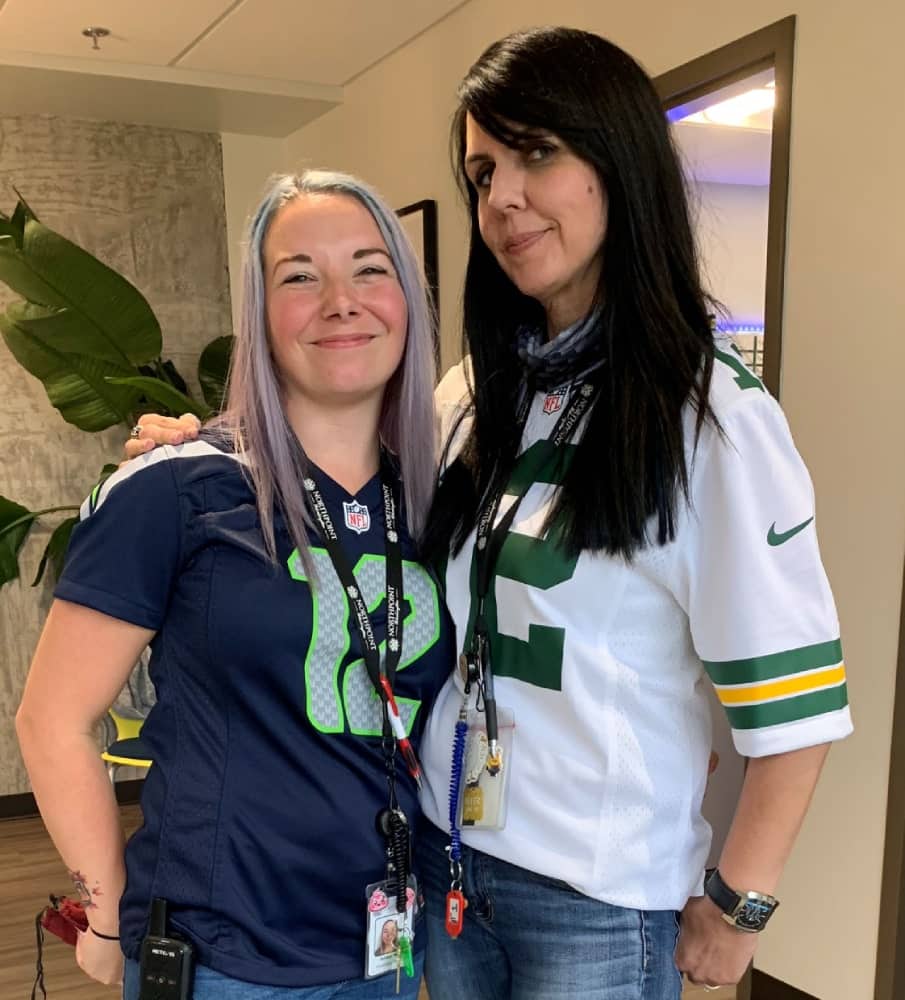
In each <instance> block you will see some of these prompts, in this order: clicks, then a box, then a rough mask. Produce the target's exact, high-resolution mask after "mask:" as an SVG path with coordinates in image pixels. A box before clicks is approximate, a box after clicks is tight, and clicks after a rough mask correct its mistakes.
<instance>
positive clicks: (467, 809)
mask: <svg viewBox="0 0 905 1000" xmlns="http://www.w3.org/2000/svg"><path fill="white" fill-rule="evenodd" d="M466 722H467V725H468V731H467V733H466V735H465V761H464V767H463V773H462V792H461V794H460V796H459V808H458V825H459V827H460V828H461V829H463V830H465V829H473V830H502V829H503V827H504V826H505V825H506V802H507V798H508V788H509V771H510V769H511V767H512V744H513V733H514V731H515V719H514V717H513V714H512V711H511V710H510V709H508V708H502V707H500V706H497V728H498V730H499V733H498V738H499V744H500V749H501V751H502V753H501V759H500V768H499V770H497V771H495V772H494V771H493V770H492V769H488V767H487V764H488V753H489V745H488V743H487V724H486V721H485V719H484V713H483V712H478V711H476V710H475V709H471V710H470V711H469V713H468V717H467V719H466Z"/></svg>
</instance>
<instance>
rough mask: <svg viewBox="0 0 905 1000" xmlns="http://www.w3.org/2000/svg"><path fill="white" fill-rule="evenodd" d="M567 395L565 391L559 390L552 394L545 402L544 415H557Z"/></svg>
mask: <svg viewBox="0 0 905 1000" xmlns="http://www.w3.org/2000/svg"><path fill="white" fill-rule="evenodd" d="M565 395H566V390H565V389H557V390H556V392H551V393H550V394H549V395H548V396H547V398H546V399H545V400H544V413H548V414H549V413H556V411H557V410H558V409H560V407H561V406H562V401H563V398H564V396H565Z"/></svg>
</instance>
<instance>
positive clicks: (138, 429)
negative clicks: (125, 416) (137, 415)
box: [129, 424, 141, 438]
mask: <svg viewBox="0 0 905 1000" xmlns="http://www.w3.org/2000/svg"><path fill="white" fill-rule="evenodd" d="M129 437H130V438H140V437H141V424H136V425H135V426H134V427H133V428H132V432H131V433H130V434H129Z"/></svg>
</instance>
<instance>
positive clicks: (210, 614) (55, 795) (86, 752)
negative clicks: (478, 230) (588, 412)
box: [17, 171, 453, 1000]
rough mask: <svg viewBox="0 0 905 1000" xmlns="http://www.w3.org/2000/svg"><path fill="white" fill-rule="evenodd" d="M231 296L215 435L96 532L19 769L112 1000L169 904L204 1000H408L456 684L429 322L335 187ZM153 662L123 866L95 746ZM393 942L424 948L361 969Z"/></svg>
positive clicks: (361, 198) (63, 616) (374, 208)
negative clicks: (237, 302) (414, 835)
mask: <svg viewBox="0 0 905 1000" xmlns="http://www.w3.org/2000/svg"><path fill="white" fill-rule="evenodd" d="M243 292H244V304H243V312H242V319H241V323H240V328H239V331H238V335H237V340H236V349H235V356H234V359H233V366H232V370H231V373H230V379H229V388H228V397H227V406H226V409H225V411H224V413H223V415H222V416H221V417H220V418H219V419H218V420H217V421H216V422H215V423H214V424H213V425H212V426H210V427H208V428H207V429H206V430H205V431H204V432H203V433H202V434H201V436H200V437H199V438H198V439H197V440H194V441H191V442H187V443H184V444H181V445H179V446H167V447H162V448H159V449H157V450H156V451H154V452H153V453H149V454H147V455H143V456H141V457H139V458H136V459H134V460H133V461H131V462H128V463H126V464H125V465H124V466H123V467H122V468H120V469H119V471H118V472H116V473H115V474H114V475H113V476H111V477H110V478H109V479H108V480H107V481H106V482H105V483H104V484H103V486H102V488H101V489H100V490H99V491H96V495H94V494H93V495H92V497H91V499H90V500H89V501H86V503H85V505H84V506H83V509H82V517H81V522H80V524H79V525H78V526H77V527H76V529H75V532H74V535H73V539H72V543H71V546H70V551H69V554H68V558H67V562H66V568H65V570H64V572H63V575H62V578H61V579H60V581H59V584H58V586H57V589H56V592H55V598H56V599H55V601H54V603H53V606H52V607H51V610H50V613H49V615H48V619H47V622H46V624H45V627H44V631H43V634H42V636H41V640H40V642H39V645H38V648H37V651H36V653H35V657H34V661H33V663H32V667H31V672H30V674H29V678H28V682H27V685H26V689H25V694H24V696H23V699H22V704H21V707H20V709H19V713H18V717H17V728H18V733H19V738H20V742H21V745H22V751H23V755H24V757H25V761H26V764H27V767H28V771H29V775H30V777H31V780H32V785H33V788H34V792H35V796H36V798H37V801H38V804H39V806H40V808H41V812H42V815H43V817H44V820H45V823H46V825H47V828H48V830H49V831H50V833H51V836H52V837H53V839H54V842H55V844H56V846H57V848H58V849H59V851H60V854H61V855H62V857H63V859H64V861H65V863H66V864H67V866H68V867H69V868H70V870H71V872H72V873H73V877H74V879H75V880H76V882H77V885H78V886H79V888H80V890H81V892H82V895H83V901H84V902H85V904H86V907H87V915H88V918H89V922H90V927H89V930H88V932H86V933H85V934H83V935H82V936H81V938H80V940H79V942H78V946H77V957H78V961H79V963H80V965H81V966H82V968H83V969H84V970H85V971H86V972H87V973H88V975H90V976H92V977H93V978H95V979H98V980H100V981H101V982H105V983H115V982H119V981H120V980H121V979H123V980H124V997H125V1000H136V998H138V997H139V996H144V995H146V994H145V993H142V992H141V990H142V986H143V984H144V982H145V980H146V979H148V977H153V976H154V975H155V972H154V969H153V968H152V965H153V963H154V961H156V960H157V959H158V958H159V957H160V955H159V953H160V949H159V948H158V949H157V952H156V953H155V952H154V950H153V948H151V947H149V942H148V934H149V922H150V914H151V911H152V903H153V902H154V901H155V900H163V901H164V902H165V904H166V909H167V910H168V918H169V919H168V923H167V924H166V925H165V926H164V927H162V928H161V927H159V926H151V927H150V930H151V932H152V933H154V934H159V933H161V931H163V932H165V933H166V934H167V935H168V936H170V937H172V938H178V939H182V940H184V941H185V942H188V945H189V947H190V948H191V949H192V950H193V952H194V965H195V973H194V986H193V992H192V993H191V995H192V996H193V997H194V998H195V1000H208V998H213V997H217V998H218V1000H220V998H221V997H230V998H243V1000H244V998H248V1000H265V998H266V1000H269V998H272V997H277V996H279V997H284V996H287V995H289V994H290V993H291V996H292V997H293V998H301V997H309V996H310V997H312V998H314V997H317V998H319V1000H320V998H327V997H343V998H353V997H354V998H359V997H360V998H383V997H389V996H395V995H397V991H399V995H401V996H404V997H409V998H410V1000H413V998H414V997H415V996H416V995H417V991H418V984H419V981H420V978H421V968H422V963H423V950H424V935H423V934H422V933H420V928H421V920H420V914H419V913H418V895H419V893H418V889H417V882H416V879H415V876H414V874H412V873H411V871H410V854H411V849H410V840H409V830H410V827H411V826H412V825H413V824H414V819H415V817H416V814H417V810H418V804H417V786H418V782H419V781H420V773H419V767H418V760H417V748H418V744H419V741H420V737H421V733H422V729H423V726H424V722H425V719H426V716H427V708H428V707H429V705H430V704H431V703H432V701H433V699H434V696H435V695H436V693H437V691H438V690H439V687H440V686H441V684H442V683H443V681H444V679H445V678H446V677H447V676H448V674H449V670H450V664H451V661H452V657H453V650H452V637H451V628H450V625H449V622H448V619H447V616H446V612H445V609H444V606H443V605H442V603H441V602H440V601H439V600H438V596H437V586H436V583H435V581H434V578H433V577H432V575H431V574H430V573H429V572H428V571H427V570H426V569H425V568H424V567H423V566H422V565H421V564H420V563H419V562H418V558H417V554H416V544H415V543H416V540H417V539H418V538H419V537H420V534H421V532H422V530H423V527H424V523H425V519H426V516H427V509H428V505H429V501H430V494H431V489H432V484H433V476H434V468H435V439H434V434H435V432H434V412H433V402H432V396H431V393H432V387H433V362H432V330H431V322H430V311H429V307H428V304H427V300H426V298H425V293H424V288H423V283H422V281H421V278H420V275H419V270H418V264H417V261H416V259H415V257H414V254H413V251H412V249H411V247H410V246H409V244H408V242H407V241H406V238H405V236H404V234H403V232H402V230H401V229H400V226H399V223H398V221H397V219H396V216H395V214H394V213H393V211H392V210H391V209H389V208H388V207H387V206H386V205H385V204H384V203H383V202H382V201H381V200H380V199H379V198H378V197H377V196H376V195H375V194H374V192H373V191H371V190H370V189H369V188H368V187H367V186H366V185H364V184H363V183H361V182H360V181H358V180H356V179H354V178H351V177H347V176H345V175H342V174H336V173H328V172H322V171H308V172H306V173H303V174H301V175H300V176H283V177H278V178H276V179H274V180H273V181H272V182H271V184H270V187H269V189H268V191H267V193H266V195H265V196H264V198H263V200H262V201H261V203H260V205H259V206H258V209H257V211H256V212H255V214H254V216H253V218H252V221H251V224H250V229H249V233H248V252H247V258H246V260H245V263H244V280H243ZM403 430H404V433H403ZM347 596H348V597H349V600H348V603H347ZM350 610H351V614H350ZM148 643H150V644H151V648H152V651H153V655H152V658H151V676H152V679H153V680H154V683H155V686H156V689H157V699H158V700H157V704H156V706H155V707H154V709H153V710H152V711H151V713H150V715H149V717H148V719H147V720H146V722H145V724H144V728H143V732H142V735H143V738H144V739H145V741H146V743H147V746H148V748H149V750H150V752H151V755H152V757H153V760H154V764H153V766H152V768H151V770H150V772H149V773H148V777H147V779H146V781H145V787H144V792H143V797H142V809H143V813H144V825H143V826H142V827H141V829H140V830H139V831H138V832H137V833H136V834H135V835H134V836H133V837H132V838H131V839H130V841H129V843H128V846H127V847H126V848H125V851H124V849H123V835H122V830H121V827H120V822H119V817H118V813H117V808H116V800H115V797H114V795H113V790H112V788H111V786H110V783H109V781H108V780H107V778H106V774H105V772H104V768H103V765H102V762H101V760H100V758H99V757H98V754H97V749H96V746H95V744H94V741H93V739H92V728H93V726H94V724H95V723H96V721H97V720H98V718H99V717H101V716H102V715H103V713H104V712H105V710H106V709H107V707H108V706H109V704H110V703H111V702H112V701H113V699H114V697H115V696H116V693H117V692H118V691H119V689H120V688H121V686H122V684H123V683H124V681H125V679H126V677H127V675H128V673H129V670H130V668H131V666H132V664H133V663H134V662H135V660H136V658H137V656H138V654H139V653H140V652H141V650H142V649H143V648H144V647H145V646H146V645H147V644H148ZM48 712H51V713H52V715H53V717H54V718H56V719H57V720H59V722H58V725H56V726H55V727H54V730H53V732H52V733H50V734H48V733H47V731H46V727H45V726H44V725H43V723H42V720H43V719H45V718H46V717H47V713H48ZM375 821H376V822H375ZM158 909H160V907H159V906H155V907H154V910H155V912H157V911H158ZM389 913H393V914H396V917H395V918H394V919H396V920H398V921H401V922H402V925H403V931H404V934H403V935H401V936H400V940H405V941H406V942H408V943H409V944H410V945H411V947H410V949H409V950H408V952H407V953H405V954H403V949H401V948H400V949H399V958H398V962H396V963H388V962H387V961H386V960H383V961H382V963H381V964H380V965H379V966H374V965H373V952H374V944H373V940H374V937H375V936H376V935H377V934H378V930H377V928H378V925H379V924H380V922H381V921H382V920H384V919H385V918H386V917H387V914H389ZM366 927H367V928H368V931H367V933H366V932H365V928H366ZM143 942H144V945H145V946H144V947H143ZM412 942H414V943H413V944H412ZM124 956H125V964H124ZM367 956H371V958H369V957H367ZM140 960H141V963H143V964H140ZM403 966H404V967H405V971H406V972H407V975H405V976H402V977H401V989H400V972H401V971H403V970H402V968H401V967H403ZM383 972H392V973H394V974H392V975H380V973H383ZM369 977H370V978H369ZM186 978H187V977H186Z"/></svg>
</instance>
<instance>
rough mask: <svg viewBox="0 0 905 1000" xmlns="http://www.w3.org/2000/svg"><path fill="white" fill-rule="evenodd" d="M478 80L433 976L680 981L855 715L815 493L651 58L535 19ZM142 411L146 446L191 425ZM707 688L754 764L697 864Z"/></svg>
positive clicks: (738, 952) (455, 981) (720, 927)
mask: <svg viewBox="0 0 905 1000" xmlns="http://www.w3.org/2000/svg"><path fill="white" fill-rule="evenodd" d="M459 98H460V104H459V108H458V112H457V114H456V116H455V120H454V124H453V135H452V140H453V143H452V145H453V153H454V158H455V163H456V168H457V170H458V173H459V178H460V181H461V185H462V188H463V190H464V193H465V195H466V198H467V201H468V204H469V206H470V218H471V241H470V250H469V256H468V266H467V273H466V280H465V292H464V347H465V353H466V355H467V357H466V361H465V362H464V363H463V364H462V365H460V366H457V367H456V368H454V369H453V370H451V371H450V372H449V373H448V374H447V375H446V377H445V378H444V379H443V381H442V382H441V384H440V386H439V388H438V390H437V403H438V410H439V415H440V420H441V428H442V440H444V441H445V446H444V450H443V457H442V464H441V469H440V480H439V486H438V490H437V494H436V497H435V500H434V504H433V508H432V513H431V516H430V518H429V524H428V531H427V535H426V545H427V548H428V549H429V554H430V555H432V556H433V558H434V560H435V561H436V563H437V564H438V566H439V567H440V568H441V576H442V578H443V581H444V584H445V594H446V599H447V601H448V603H449V607H450V610H451V612H452V615H453V619H454V621H455V623H456V625H457V631H458V643H459V648H460V650H461V652H462V656H461V658H460V671H459V672H458V673H456V674H454V675H453V676H452V677H451V678H450V679H449V681H448V682H447V683H446V685H445V687H444V688H443V690H442V691H441V694H440V696H439V698H438V700H437V703H436V705H435V707H434V710H433V712H432V714H431V716H430V720H429V722H428V726H427V729H426V732H425V738H424V743H423V745H422V746H423V764H424V770H425V791H424V794H423V796H422V806H423V808H424V812H425V815H426V817H427V819H428V820H429V821H430V822H426V823H425V824H423V830H422V832H421V836H420V841H419V845H418V850H419V852H420V860H421V871H422V874H423V878H424V885H425V894H426V900H427V916H428V926H429V937H430V946H429V949H428V958H427V967H426V969H427V979H428V987H429V991H430V995H431V1000H459V998H462V997H468V998H470V1000H507V998H510V1000H560V998H561V1000H567V998H568V1000H677V998H678V997H679V995H680V993H681V989H682V982H681V973H684V974H686V975H687V977H688V978H689V980H691V981H692V982H696V983H701V984H704V985H705V986H708V987H710V988H715V987H716V986H718V985H720V984H728V983H734V982H737V981H738V979H739V978H740V977H741V975H742V974H743V972H744V970H745V968H746V967H747V965H748V963H749V962H750V960H751V957H752V955H753V952H754V944H755V942H756V940H757V938H756V934H755V933H753V932H756V931H759V930H762V929H763V927H764V925H765V924H766V921H767V920H768V918H769V917H770V915H771V914H772V912H773V910H774V909H775V907H776V905H777V902H776V899H775V898H774V896H773V893H774V891H775V889H776V886H777V884H778V881H779V877H780V874H781V872H782V869H783V866H784V864H785V862H786V859H787V858H788V855H789V852H790V851H791V848H792V844H793V842H794V839H795V837H796V835H797V831H798V828H799V826H800V824H801V821H802V819H803V817H804V814H805V811H806V809H807V806H808V802H809V800H810V796H811V793H812V791H813V788H814V785H815V783H816V781H817V778H818V775H819V772H820V769H821V766H822V763H823V760H824V758H825V756H826V752H827V745H828V743H829V742H831V741H833V740H836V739H840V738H842V737H844V736H846V735H847V734H848V733H849V732H850V731H851V720H850V715H849V710H848V702H847V696H846V686H845V671H844V666H843V664H842V652H841V646H840V642H839V624H838V620H837V617H836V612H835V608H834V605H833V599H832V595H831V593H830V589H829V585H828V583H827V580H826V575H825V573H824V570H823V567H822V564H821V561H820V555H819V552H818V547H817V540H816V535H815V531H814V524H813V521H814V496H813V491H812V488H811V483H810V479H809V477H808V473H807V470H806V469H805V467H804V465H803V463H802V461H801V458H800V456H799V455H798V453H797V451H796V450H795V446H794V444H793V442H792V439H791V436H790V434H789V429H788V426H787V424H786V422H785V418H784V417H783V415H782V412H781V411H780V409H779V407H778V406H777V404H776V403H775V402H774V401H773V400H772V399H771V398H770V396H769V395H768V394H767V392H766V391H765V390H764V387H763V385H762V384H761V382H760V381H759V380H758V379H757V378H756V377H755V376H754V375H753V374H752V373H751V372H750V371H749V370H748V369H747V368H746V367H745V366H744V364H743V363H742V361H741V359H740V357H739V356H738V355H737V354H736V353H735V352H734V349H733V348H732V346H731V344H730V343H729V342H727V341H724V340H721V339H719V338H717V337H715V335H714V333H713V330H712V324H711V320H710V313H711V312H712V311H713V304H712V303H711V302H710V301H709V300H708V297H707V295H706V294H705V293H704V291H703V289H702V287H701V281H700V277H699V268H698V261H697V257H696V251H695V245H694V238H693V235H692V228H691V224H690V221H689V212H688V206H687V201H686V194H685V189H684V184H683V179H682V173H681V170H680V166H679V162H678V159H677V156H676V152H675V150H674V148H673V145H672V142H671V139H670V135H669V131H668V127H667V123H666V120H665V116H664V114H663V111H662V108H661V106H660V103H659V100H658V97H657V94H656V91H655V89H654V87H653V85H652V83H651V81H650V79H649V78H648V77H647V76H646V75H645V73H644V72H643V70H642V69H641V68H640V67H639V66H638V65H637V63H635V62H634V60H632V59H631V58H630V57H629V56H628V55H626V54H625V53H624V52H623V51H621V50H620V49H619V48H617V47H616V46H614V45H612V44H611V43H610V42H607V41H606V40H604V39H602V38H600V37H598V36H596V35H593V34H590V33H588V32H584V31H578V30H574V29H569V28H544V29H537V30H533V31H527V32H519V33H516V34H513V35H510V36H508V37H506V38H504V39H502V40H501V41H498V42H496V43H494V44H493V45H491V46H490V48H488V49H487V51H486V52H485V53H484V54H483V55H482V56H481V57H480V59H479V60H478V61H477V62H476V63H475V65H474V66H473V67H472V69H471V70H470V71H469V73H468V75H467V76H466V78H465V80H464V82H463V83H462V85H461V88H460V92H459ZM142 424H143V427H144V430H143V431H142V440H139V441H136V442H134V443H132V444H131V446H130V448H129V450H130V452H131V453H132V454H137V453H140V452H141V451H143V450H145V449H146V448H147V442H150V441H155V442H168V443H171V442H172V435H173V434H177V435H182V434H185V435H187V436H191V435H192V434H193V433H194V428H192V427H191V422H190V421H187V422H185V423H183V424H177V425H174V423H173V422H170V421H166V420H160V419H154V418H147V417H146V418H143V421H142ZM174 426H175V427H176V428H177V429H175V430H174V429H173V428H174ZM709 683H713V684H714V685H715V687H716V690H717V693H718V695H719V697H720V700H721V702H722V704H723V706H724V707H725V710H726V712H727V715H728V717H729V721H730V723H731V725H732V730H733V736H734V740H735V744H736V747H737V749H738V750H739V752H740V753H741V754H743V755H744V756H746V757H749V758H750V761H749V765H748V768H747V773H746V777H745V782H744V788H743V790H742V794H741V798H740V800H739V804H738V809H737V811H736V815H735V819H734V822H733V825H732V828H731V831H730V833H729V836H728V838H727V841H726V843H725V845H724V847H723V850H722V854H721V857H720V860H719V867H718V869H716V870H715V871H714V872H713V873H711V874H709V875H708V877H707V879H706V885H705V879H704V874H705V873H704V865H705V860H706V857H707V853H708V848H709V842H710V830H709V827H708V825H707V823H706V821H705V820H704V819H703V817H702V816H701V811H700V807H701V801H702V798H703V794H704V788H705V784H706V779H707V772H708V759H709V752H710V743H711V728H710V718H709V709H708V702H707V697H706V685H707V684H709Z"/></svg>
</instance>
